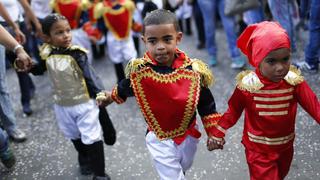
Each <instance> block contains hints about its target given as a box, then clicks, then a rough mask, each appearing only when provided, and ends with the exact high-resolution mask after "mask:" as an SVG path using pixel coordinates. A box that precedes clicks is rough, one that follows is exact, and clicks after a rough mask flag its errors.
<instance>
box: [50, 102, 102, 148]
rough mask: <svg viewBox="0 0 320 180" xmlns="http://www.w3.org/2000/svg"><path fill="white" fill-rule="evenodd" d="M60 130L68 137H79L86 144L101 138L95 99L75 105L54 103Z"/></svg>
mask: <svg viewBox="0 0 320 180" xmlns="http://www.w3.org/2000/svg"><path fill="white" fill-rule="evenodd" d="M54 109H55V113H56V117H57V122H58V126H59V128H60V130H61V131H62V132H63V133H64V135H65V136H66V137H67V138H70V139H79V138H81V141H82V142H83V143H84V144H93V143H94V142H97V141H100V140H101V133H102V131H101V126H100V122H99V119H98V118H99V109H98V108H97V107H96V106H95V103H94V101H93V100H90V101H88V102H87V103H82V104H79V105H75V106H59V105H57V104H55V105H54Z"/></svg>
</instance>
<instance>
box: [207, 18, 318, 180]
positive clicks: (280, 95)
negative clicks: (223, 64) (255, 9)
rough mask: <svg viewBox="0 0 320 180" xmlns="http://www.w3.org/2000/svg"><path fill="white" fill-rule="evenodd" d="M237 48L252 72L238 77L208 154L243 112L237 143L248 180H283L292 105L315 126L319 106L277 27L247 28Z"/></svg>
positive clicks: (289, 158) (289, 152)
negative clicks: (244, 163)
mask: <svg viewBox="0 0 320 180" xmlns="http://www.w3.org/2000/svg"><path fill="white" fill-rule="evenodd" d="M238 47H239V48H240V49H241V51H242V52H243V53H244V54H245V55H246V56H247V57H248V59H249V63H250V64H251V65H252V66H253V67H255V71H245V72H241V73H240V74H239V75H238V77H237V80H238V82H237V87H236V89H235V90H234V93H233V95H232V96H231V98H230V99H229V103H228V104H229V108H228V110H227V111H226V112H225V113H224V115H223V116H222V118H221V120H220V121H219V122H218V124H217V125H216V127H215V128H214V130H213V134H212V135H213V137H212V138H213V140H210V141H208V149H209V150H213V149H219V148H220V149H222V147H223V144H224V143H225V142H224V139H223V138H224V136H225V133H226V130H227V129H229V128H231V127H232V126H233V125H234V124H235V123H236V122H237V121H238V119H239V117H240V116H241V113H242V111H243V110H245V119H244V130H243V137H242V143H243V145H244V146H245V153H246V158H247V163H248V166H249V172H250V179H252V180H256V179H259V180H263V179H266V180H269V179H272V180H278V179H284V178H285V176H286V175H287V174H288V172H289V169H290V164H291V161H292V157H293V152H294V150H293V142H294V137H295V118H296V113H297V104H298V103H299V104H300V105H301V106H302V107H303V108H304V109H305V110H306V111H307V112H308V113H309V114H310V115H311V116H312V117H313V118H314V119H315V120H316V121H317V122H318V123H320V104H319V100H318V99H317V96H316V95H315V94H314V92H313V91H312V90H311V89H310V87H309V85H308V84H307V82H306V81H305V80H304V79H303V76H301V74H300V71H298V70H297V69H296V68H294V67H293V66H291V61H290V40H289V37H288V35H287V33H286V32H285V30H284V29H283V28H282V27H281V26H280V25H279V24H278V23H276V22H267V21H265V22H261V23H258V24H253V25H251V26H249V27H247V28H246V29H245V30H244V32H243V33H242V34H241V35H240V37H239V39H238Z"/></svg>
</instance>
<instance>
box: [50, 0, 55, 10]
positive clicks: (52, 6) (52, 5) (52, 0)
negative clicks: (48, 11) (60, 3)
mask: <svg viewBox="0 0 320 180" xmlns="http://www.w3.org/2000/svg"><path fill="white" fill-rule="evenodd" d="M49 5H50V7H51V8H52V9H54V8H55V6H56V0H50V2H49Z"/></svg>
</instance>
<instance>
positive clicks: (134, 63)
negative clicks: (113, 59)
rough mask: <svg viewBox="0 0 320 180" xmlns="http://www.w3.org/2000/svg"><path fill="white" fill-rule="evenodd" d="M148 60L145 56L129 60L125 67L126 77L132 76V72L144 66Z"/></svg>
mask: <svg viewBox="0 0 320 180" xmlns="http://www.w3.org/2000/svg"><path fill="white" fill-rule="evenodd" d="M146 62H147V61H146V60H145V59H143V58H137V59H132V60H130V61H129V63H128V64H127V66H126V68H125V74H126V78H129V77H130V74H131V73H133V72H136V71H138V70H139V69H140V68H142V67H144V65H145V64H146Z"/></svg>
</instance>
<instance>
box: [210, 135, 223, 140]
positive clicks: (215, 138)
mask: <svg viewBox="0 0 320 180" xmlns="http://www.w3.org/2000/svg"><path fill="white" fill-rule="evenodd" d="M210 138H212V139H214V140H216V141H223V138H218V137H215V136H212V135H211V136H210Z"/></svg>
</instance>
